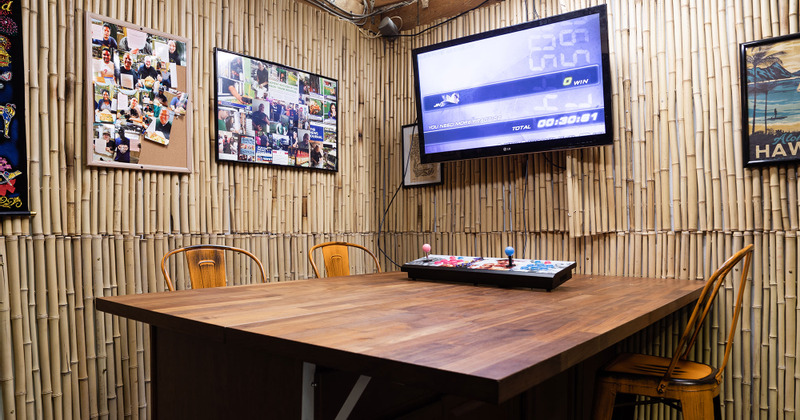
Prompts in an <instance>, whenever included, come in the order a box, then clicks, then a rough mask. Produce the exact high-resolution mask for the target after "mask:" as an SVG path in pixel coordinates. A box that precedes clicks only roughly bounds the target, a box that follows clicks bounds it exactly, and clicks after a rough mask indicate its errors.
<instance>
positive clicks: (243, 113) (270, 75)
mask: <svg viewBox="0 0 800 420" xmlns="http://www.w3.org/2000/svg"><path fill="white" fill-rule="evenodd" d="M214 64H215V66H214V67H215V68H216V78H215V81H216V86H215V89H214V92H215V94H214V99H215V101H214V104H215V110H214V111H215V114H216V115H217V130H216V131H217V148H216V150H217V161H220V162H224V161H227V162H248V163H256V164H262V165H277V166H286V167H297V168H309V169H318V170H323V171H330V172H336V171H338V169H339V161H338V152H339V146H338V145H339V141H338V136H339V120H338V118H337V117H338V114H337V109H338V100H337V98H338V96H337V91H338V85H339V83H338V81H337V80H335V79H331V78H328V77H324V76H320V75H318V74H313V73H308V72H305V71H303V70H298V69H295V68H292V67H288V66H284V65H282V64H278V63H273V62H269V61H264V60H261V59H259V58H255V57H250V56H246V55H242V54H238V53H235V52H231V51H226V50H222V49H215V50H214Z"/></svg>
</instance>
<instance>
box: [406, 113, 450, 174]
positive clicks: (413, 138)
mask: <svg viewBox="0 0 800 420" xmlns="http://www.w3.org/2000/svg"><path fill="white" fill-rule="evenodd" d="M418 130H419V126H417V125H416V124H412V125H404V126H403V133H402V137H403V166H402V168H403V187H420V186H427V185H438V184H441V183H442V164H441V162H440V163H422V162H421V161H420V159H419V131H418Z"/></svg>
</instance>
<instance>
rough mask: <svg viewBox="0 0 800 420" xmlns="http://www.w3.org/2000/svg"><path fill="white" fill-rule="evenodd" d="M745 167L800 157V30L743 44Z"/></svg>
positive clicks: (743, 138)
mask: <svg viewBox="0 0 800 420" xmlns="http://www.w3.org/2000/svg"><path fill="white" fill-rule="evenodd" d="M740 72H741V87H742V89H741V90H742V91H741V95H742V129H743V133H742V143H743V152H744V154H743V156H744V164H745V165H777V164H785V163H790V162H796V161H798V160H800V100H798V99H800V34H792V35H787V36H781V37H776V38H770V39H764V40H760V41H753V42H748V43H744V44H741V46H740Z"/></svg>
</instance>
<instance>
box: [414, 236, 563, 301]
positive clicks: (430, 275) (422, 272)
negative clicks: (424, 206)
mask: <svg viewBox="0 0 800 420" xmlns="http://www.w3.org/2000/svg"><path fill="white" fill-rule="evenodd" d="M426 248H427V250H426ZM423 250H425V252H426V254H427V253H428V252H429V250H430V246H429V245H427V244H426V246H424V247H423ZM513 253H514V250H513V248H511V247H508V248H506V255H508V258H483V257H464V256H456V255H426V256H425V257H423V258H418V259H416V260H414V261H411V262H408V263H406V264H403V266H402V267H401V268H400V270H401V271H405V272H407V273H408V277H409V278H412V279H427V280H439V281H452V282H458V283H473V284H486V285H495V286H500V287H526V288H532V289H545V290H547V291H550V290H553V289H555V288H556V287H558V286H559V285H561V284H562V283H564V282H565V281H567V280H569V279H570V278H571V277H572V269H573V268H575V266H576V264H575V262H574V261H551V260H528V259H513V258H512V257H511V256H512V255H513Z"/></svg>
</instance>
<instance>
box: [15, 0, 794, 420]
mask: <svg viewBox="0 0 800 420" xmlns="http://www.w3.org/2000/svg"><path fill="white" fill-rule="evenodd" d="M20 1H22V0H20ZM23 4H24V6H25V7H24V16H23V19H24V22H25V23H24V25H23V29H24V31H25V39H26V44H27V52H26V56H25V62H26V63H27V64H28V69H29V72H28V74H27V83H26V84H27V86H28V93H29V96H28V97H27V98H26V104H27V106H28V110H29V112H28V113H27V114H28V116H29V117H28V121H26V125H27V129H28V138H29V151H28V154H29V156H30V173H31V176H30V183H31V187H30V195H31V202H30V205H31V208H32V209H33V210H34V211H36V212H37V214H36V215H35V216H34V217H31V218H30V219H23V218H3V219H1V220H0V221H1V222H2V224H1V226H2V240H0V257H2V261H3V262H4V265H3V270H0V396H2V399H0V400H1V401H2V413H3V414H4V415H5V417H6V418H18V419H38V418H47V419H49V418H59V419H60V418H95V417H101V418H146V417H147V415H148V402H149V401H150V400H151V397H152V396H151V395H150V371H149V357H150V355H149V350H148V349H149V342H148V339H149V336H148V332H147V329H146V327H145V326H143V325H142V324H138V323H134V322H131V321H127V320H125V319H120V318H117V317H112V316H110V315H106V314H104V313H98V312H97V311H95V310H94V303H93V298H94V297H95V296H104V295H114V294H128V293H145V292H151V291H162V290H164V289H165V284H164V281H163V279H162V276H161V273H160V272H159V270H158V261H159V260H160V258H161V256H162V255H163V254H164V253H165V252H166V251H167V250H169V249H172V248H175V247H179V246H182V245H186V244H194V243H204V242H214V243H226V244H231V245H236V246H239V247H243V248H247V249H249V250H251V251H253V252H254V253H255V254H256V255H257V256H258V257H259V258H260V259H261V260H262V261H263V262H264V263H265V266H266V268H267V270H268V276H269V278H270V280H271V281H285V280H293V279H300V278H306V277H308V276H309V275H311V270H310V267H309V265H308V264H307V260H306V254H305V253H306V250H307V249H308V248H309V247H310V246H311V245H313V244H315V243H318V242H321V241H324V240H328V239H343V240H348V241H351V242H358V243H361V244H364V245H366V246H368V247H370V248H372V249H377V248H378V244H377V240H378V238H380V239H381V241H380V242H381V245H382V247H383V248H384V250H385V251H386V255H387V256H388V257H389V258H391V259H393V260H394V261H397V262H404V261H408V260H410V259H413V258H416V257H417V256H419V254H420V251H419V249H420V246H421V244H422V243H423V242H429V243H431V244H432V245H433V248H434V252H442V253H453V254H462V255H499V254H500V252H501V250H502V249H503V248H504V247H505V246H506V245H512V246H514V247H515V248H516V249H517V250H518V254H517V255H518V256H519V257H546V258H551V259H569V260H576V261H578V271H579V272H585V273H598V274H605V273H609V274H626V275H643V276H655V277H660V276H669V277H680V278H686V279H701V278H703V277H705V276H706V275H707V274H709V273H710V271H711V270H713V268H715V267H716V266H717V265H718V264H719V263H721V261H722V260H724V258H725V257H726V256H728V255H730V254H732V253H733V252H734V250H735V249H738V248H741V247H742V246H743V245H744V244H747V243H754V244H755V245H756V255H755V261H756V262H757V263H760V264H755V268H754V270H753V274H752V282H753V283H752V284H753V287H752V290H751V293H750V294H748V295H747V301H746V303H745V307H746V310H745V311H744V314H743V316H744V318H743V320H742V321H743V324H742V325H743V327H742V329H741V333H740V337H737V346H736V348H735V349H734V354H733V356H732V362H731V363H730V365H729V367H730V371H729V372H727V373H726V375H725V378H726V379H725V386H724V390H723V394H722V395H723V400H724V403H725V414H726V416H725V417H726V418H736V419H738V418H749V417H751V416H752V417H758V418H761V417H764V418H770V419H776V418H794V412H795V408H796V407H797V406H798V404H800V403H799V402H798V401H800V386H798V385H797V383H796V382H797V380H798V379H796V378H800V372H799V371H798V369H800V366H798V365H797V364H796V363H795V359H796V356H797V335H796V329H797V326H796V320H797V290H796V289H797V282H796V267H797V256H798V239H797V229H798V221H797V213H798V203H797V195H798V185H797V179H796V167H782V168H766V169H759V170H750V169H747V170H745V169H743V168H742V165H741V161H742V158H741V155H739V144H740V141H741V129H740V128H739V127H740V126H741V121H740V119H741V118H740V112H739V103H738V101H739V96H738V95H739V84H738V81H739V78H738V64H737V63H738V43H740V42H743V41H747V40H754V39H761V38H766V37H770V36H774V35H778V34H785V33H791V32H796V31H797V24H798V13H797V11H798V3H797V1H793V2H791V3H789V2H787V1H785V0H784V1H778V0H773V1H772V2H769V3H768V2H763V3H762V2H759V1H752V2H729V3H725V2H722V1H713V0H706V1H702V2H699V3H698V2H696V1H694V0H691V1H690V0H684V1H682V2H664V1H654V2H648V1H644V2H643V1H636V0H632V1H612V2H611V3H610V5H609V6H610V9H609V11H610V25H611V28H610V29H611V50H612V71H613V78H614V92H615V94H614V101H615V112H616V115H615V127H616V131H615V144H614V146H613V147H605V148H599V149H591V150H581V151H570V152H558V153H545V154H535V155H522V156H514V157H506V158H492V159H482V160H473V161H464V162H455V163H447V164H445V165H444V178H445V182H444V184H443V185H441V186H436V187H426V188H416V189H408V190H401V191H400V192H399V194H398V196H397V198H396V199H395V200H394V201H393V202H392V206H391V207H390V209H389V211H388V212H387V213H386V214H385V216H384V209H385V208H386V206H387V204H388V203H389V202H390V201H391V199H392V196H393V194H394V192H395V189H396V188H397V186H398V185H399V184H400V177H401V169H400V165H401V162H400V160H401V155H402V153H401V151H400V126H401V125H403V124H409V123H412V122H413V121H414V112H413V109H414V108H413V107H414V102H413V91H412V85H413V83H412V75H411V73H410V71H409V69H410V50H411V48H413V47H416V46H420V45H425V44H429V43H433V42H437V41H443V40H446V39H452V38H455V37H458V36H462V35H466V34H470V33H476V32H480V31H484V30H488V29H493V28H497V27H501V26H507V25H510V24H515V23H520V22H523V21H527V20H530V19H533V18H535V17H536V16H539V17H544V16H551V15H555V14H558V13H562V12H566V11H569V10H575V9H580V8H583V7H586V6H590V5H593V4H595V3H594V2H591V3H590V2H578V1H550V0H546V1H541V2H535V3H534V2H533V1H529V0H506V1H504V2H502V3H500V4H497V5H494V6H490V7H487V8H483V9H481V10H479V11H476V12H473V13H470V14H468V15H465V16H464V17H462V18H459V19H457V20H455V21H453V22H450V23H447V24H445V25H442V26H440V27H438V28H435V29H433V30H431V31H428V32H426V33H425V34H423V35H421V36H419V37H417V38H413V39H412V38H401V39H398V40H396V41H394V42H391V43H390V42H385V41H383V40H380V39H378V40H372V39H366V38H364V37H362V36H361V35H360V34H359V32H358V31H357V30H356V28H355V27H354V26H353V25H350V24H348V23H345V22H342V21H339V20H338V19H336V18H334V17H332V16H330V15H327V14H325V13H323V12H321V11H318V10H316V9H313V8H311V7H308V6H306V5H305V4H300V3H298V2H293V1H291V0H270V1H259V2H252V1H250V2H248V1H244V0H230V1H228V0H225V1H217V2H214V1H212V2H205V1H198V0H180V1H155V0H136V1H132V0H131V1H127V0H107V1H94V2H75V1H70V0H66V1H56V0H49V1H44V0H43V1H39V2H31V1H30V0H25V1H24V2H23ZM534 6H535V7H534ZM87 11H89V12H95V13H100V14H103V15H106V16H109V17H112V18H115V19H120V20H123V21H128V22H133V23H135V24H139V25H142V26H145V27H150V28H154V29H156V30H160V31H164V32H168V33H173V34H176V35H179V36H184V37H187V38H190V39H191V40H192V42H193V44H192V47H193V49H192V51H191V53H192V63H193V65H194V67H193V69H192V71H193V72H194V73H193V75H192V78H193V80H194V81H195V86H193V90H192V100H193V105H192V111H193V112H194V113H195V114H194V115H195V118H194V124H195V126H194V129H193V131H194V133H195V136H194V155H193V166H192V167H193V173H192V174H190V175H172V174H165V173H156V172H140V171H128V170H114V169H97V168H88V167H86V165H85V161H86V159H85V156H84V154H85V144H86V136H87V132H86V130H87V128H86V127H85V126H84V124H83V123H82V121H84V120H85V118H84V117H83V116H84V115H85V112H86V106H85V104H84V102H85V101H84V98H83V94H82V92H84V89H85V85H84V83H85V80H84V76H83V75H84V62H83V57H84V53H85V48H84V45H82V40H83V36H84V28H83V22H84V13H85V12H87ZM214 47H221V48H226V49H230V50H233V51H239V52H243V53H245V54H249V55H253V56H257V57H261V58H264V59H267V60H271V61H276V62H280V63H284V64H287V65H290V66H294V67H298V68H303V69H307V70H308V71H312V72H315V73H320V74H323V75H325V76H329V77H333V78H336V79H338V80H339V83H340V87H339V92H340V99H339V100H340V103H339V107H340V115H341V116H340V125H339V128H340V137H339V142H340V144H339V146H340V149H339V165H340V166H339V172H338V173H336V174H327V173H318V172H307V171H293V170H286V169H274V168H268V167H260V166H248V165H231V164H217V163H216V162H215V160H214V156H213V149H212V146H211V143H212V140H213V133H212V132H211V130H212V129H213V127H214V116H213V97H212V94H213V92H212V90H213V75H214V74H213V69H212V63H213V55H212V50H213V48H214ZM389 258H383V259H382V265H383V266H384V268H385V269H388V270H391V269H392V268H393V266H392V265H391V262H390V261H389ZM354 269H355V270H356V271H357V272H364V271H368V270H369V268H368V265H366V264H364V261H356V262H355V267H354ZM176 270H178V269H177V268H176ZM230 270H231V272H232V273H231V274H233V276H234V277H238V276H239V274H240V273H241V272H245V273H246V272H247V271H246V270H247V267H245V266H238V265H236V266H235V267H231V268H230ZM243 281H245V282H246V281H248V280H247V277H246V276H245V278H244V280H243ZM179 287H186V284H185V282H184V283H179ZM726 293H727V295H726V296H725V297H724V301H721V302H720V304H719V305H716V311H717V312H716V313H715V314H714V317H713V319H712V321H711V323H710V325H709V327H710V328H708V329H707V330H706V336H705V337H704V340H703V341H702V343H701V345H699V346H698V349H697V354H696V357H697V358H698V359H702V360H707V361H709V362H715V361H716V360H717V358H718V357H719V356H718V354H719V348H720V346H719V343H718V341H719V337H720V334H722V332H723V331H724V330H725V329H726V328H725V325H726V320H727V318H728V317H729V316H730V311H729V310H728V308H729V307H730V304H731V301H732V297H731V296H732V290H731V289H730V288H728V289H727V290H726ZM683 316H685V314H680V315H677V316H675V317H672V318H670V319H668V320H665V321H662V322H660V323H658V324H657V325H656V326H654V327H653V328H650V329H648V330H647V331H644V332H643V333H641V334H639V335H637V336H636V337H633V338H632V339H631V340H629V341H628V342H626V343H625V344H623V345H621V347H626V348H631V349H635V350H647V351H650V352H653V353H660V354H665V353H669V351H670V349H671V348H672V346H673V344H674V342H675V340H676V334H678V331H677V329H676V327H675V326H676V325H681V324H683V321H684V320H683V319H681V318H682V317H683ZM654 410H656V411H657V413H656V414H658V416H659V418H663V417H665V416H667V415H666V414H665V413H666V412H665V411H664V409H663V408H655V409H654ZM641 415H647V416H648V417H646V418H650V413H649V412H644V411H643V412H642V413H641ZM653 418H655V416H653Z"/></svg>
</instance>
